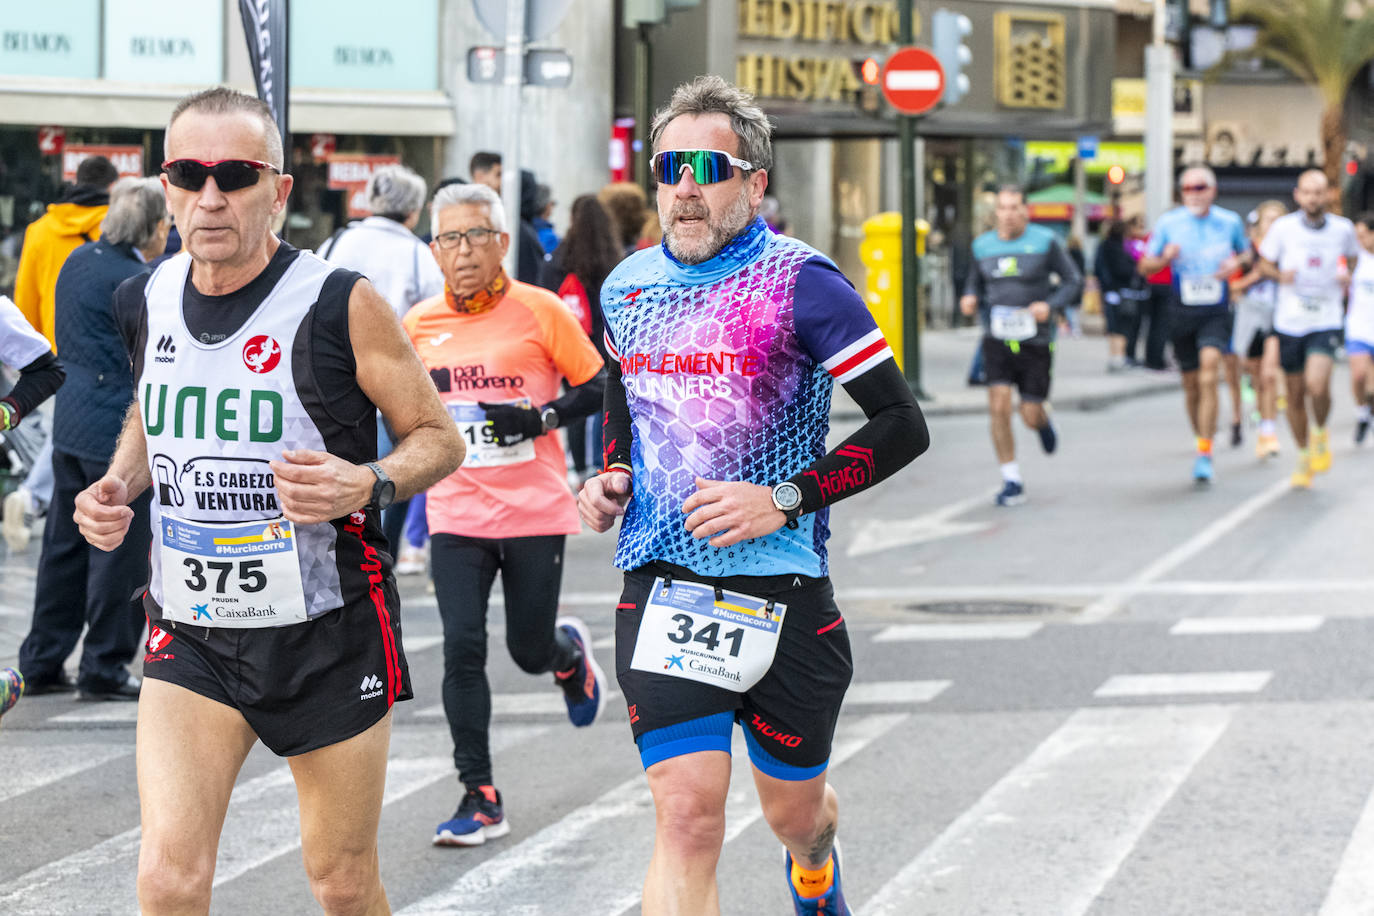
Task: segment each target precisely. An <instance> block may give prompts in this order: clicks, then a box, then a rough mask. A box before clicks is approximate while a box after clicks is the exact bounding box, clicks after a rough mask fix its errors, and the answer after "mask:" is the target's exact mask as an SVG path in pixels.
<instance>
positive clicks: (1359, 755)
mask: <svg viewBox="0 0 1374 916" xmlns="http://www.w3.org/2000/svg"><path fill="white" fill-rule="evenodd" d="M1337 384H1338V385H1341V386H1343V385H1344V384H1345V382H1344V378H1343V376H1341V377H1338V382H1337ZM1341 391H1342V394H1344V389H1343V388H1342V389H1341ZM1349 413H1350V408H1349V403H1348V395H1345V396H1343V397H1342V396H1338V398H1337V416H1336V418H1335V422H1334V423H1333V439H1334V440H1335V442H1336V449H1335V465H1334V468H1333V470H1332V471H1331V472H1330V473H1329V474H1327V475H1325V476H1323V477H1320V478H1318V481H1317V484H1316V486H1314V488H1313V489H1312V490H1311V491H1309V492H1293V491H1290V490H1289V489H1288V488H1287V486H1286V480H1287V475H1288V472H1289V471H1290V470H1291V460H1292V449H1291V444H1290V443H1289V440H1288V438H1287V436H1286V435H1284V436H1283V437H1282V441H1283V442H1284V445H1285V448H1286V449H1287V451H1286V453H1285V454H1284V456H1283V457H1282V458H1280V459H1279V461H1278V462H1277V463H1275V462H1270V463H1261V462H1259V461H1258V460H1257V459H1255V458H1254V456H1253V452H1252V451H1251V448H1252V445H1253V431H1251V433H1250V438H1249V439H1248V441H1247V442H1246V444H1245V446H1244V447H1243V448H1242V449H1240V450H1235V451H1232V450H1229V449H1227V448H1225V446H1222V447H1220V448H1219V450H1218V456H1217V479H1216V482H1215V483H1214V484H1213V485H1212V486H1211V487H1210V488H1207V489H1202V490H1199V489H1197V488H1195V486H1194V485H1193V483H1192V481H1191V479H1190V475H1189V471H1190V466H1191V455H1190V449H1191V437H1190V435H1189V433H1188V431H1187V429H1186V428H1185V424H1184V421H1183V417H1182V408H1181V402H1180V399H1179V398H1177V397H1175V396H1173V395H1169V396H1162V395H1157V396H1152V397H1147V398H1141V399H1137V400H1131V401H1126V402H1122V403H1120V404H1118V405H1115V406H1113V407H1111V408H1109V409H1107V410H1103V411H1099V412H1090V413H1081V412H1074V413H1063V414H1060V415H1059V416H1058V418H1057V422H1058V424H1059V426H1060V429H1061V442H1062V445H1061V450H1060V452H1059V454H1056V455H1054V456H1052V457H1047V456H1045V455H1042V454H1040V452H1039V447H1038V445H1037V444H1036V443H1035V439H1034V437H1033V436H1032V435H1030V434H1029V433H1025V432H1024V431H1020V432H1018V442H1019V444H1020V445H1021V447H1022V450H1023V454H1022V456H1021V464H1022V468H1023V471H1024V473H1025V476H1026V483H1027V492H1028V495H1029V496H1030V500H1029V502H1027V503H1026V504H1025V505H1024V506H1021V507H1018V508H1015V509H1010V510H1005V509H997V508H995V507H993V505H992V498H991V497H992V493H993V492H994V491H995V489H996V487H997V483H998V480H997V470H996V464H995V462H994V461H993V459H992V455H991V447H990V445H989V444H988V439H987V433H986V423H985V421H984V420H983V419H981V418H978V417H960V416H950V417H938V418H934V419H933V420H932V437H933V442H934V444H933V447H932V449H931V452H930V453H929V454H928V455H926V456H925V457H923V458H921V459H920V460H919V461H918V462H917V463H916V465H915V466H913V467H912V468H910V469H908V470H906V471H905V472H903V473H902V474H901V475H900V476H899V477H897V478H895V479H893V480H892V481H890V482H888V483H887V484H886V485H884V486H883V487H881V488H879V489H878V490H875V491H873V492H870V493H866V494H861V495H860V496H858V497H855V498H853V499H851V500H849V501H848V502H846V503H845V504H844V505H842V506H841V507H839V508H838V509H837V511H836V512H835V513H834V516H833V519H832V525H833V528H834V538H833V540H832V542H831V546H832V554H831V559H832V575H833V578H834V580H835V582H836V588H837V592H838V595H839V598H840V601H841V603H842V607H843V608H844V610H845V612H846V617H847V620H848V626H849V628H850V631H851V638H852V640H853V645H854V654H855V659H856V676H855V683H854V686H853V688H852V689H851V693H850V698H849V702H848V704H847V707H846V711H845V714H844V715H843V716H842V718H841V724H840V728H839V733H838V735H837V739H836V746H835V754H834V757H833V760H832V769H831V773H832V778H833V781H834V783H835V785H836V786H837V788H838V789H839V792H840V796H841V825H840V837H841V841H842V843H843V846H844V852H845V859H844V876H845V885H846V889H847V891H848V898H849V901H850V903H851V905H852V906H853V907H854V908H855V911H856V912H857V913H859V914H862V916H880V914H887V916H897V914H901V916H909V914H941V916H943V914H988V916H1009V914H1026V916H1042V914H1043V916H1064V914H1080V913H1081V914H1094V916H1105V914H1131V916H1136V914H1138V916H1146V914H1149V916H1157V914H1160V913H1170V914H1221V913H1226V914H1231V913H1246V914H1299V913H1302V914H1309V913H1320V914H1327V916H1334V914H1356V913H1371V912H1374V872H1371V870H1370V869H1369V868H1368V867H1367V862H1368V860H1369V858H1370V857H1371V856H1374V751H1371V750H1370V742H1369V741H1368V738H1367V736H1368V734H1369V733H1370V731H1371V728H1372V727H1374V702H1371V700H1372V699H1374V657H1371V653H1370V652H1369V651H1368V648H1367V647H1368V646H1369V645H1370V644H1371V642H1374V623H1371V619H1370V617H1371V614H1370V610H1369V608H1370V602H1369V601H1368V596H1369V595H1370V594H1371V591H1374V575H1371V573H1370V570H1369V563H1368V559H1367V557H1368V547H1367V545H1368V544H1369V542H1370V534H1371V531H1370V529H1371V522H1370V519H1371V517H1372V516H1374V451H1357V450H1356V449H1355V448H1354V447H1353V446H1352V445H1351V444H1350V429H1351V420H1350V417H1349ZM1227 414H1228V411H1226V410H1225V409H1223V416H1224V418H1225V417H1226V415H1227ZM843 431H844V430H837V432H839V433H843ZM611 547H612V539H611V537H610V536H601V537H598V536H593V535H590V534H584V535H580V536H577V537H575V538H573V539H572V540H571V541H570V545H569V550H568V560H567V571H566V577H565V583H564V598H565V601H564V604H565V610H566V611H567V612H569V613H576V614H579V615H581V616H583V617H584V618H585V619H586V620H587V621H588V623H589V625H590V626H591V629H592V632H593V635H594V638H595V639H596V645H597V652H598V654H599V657H600V658H601V659H602V662H603V665H604V664H607V663H609V661H610V658H611V640H610V632H611V623H612V615H613V613H614V611H613V608H614V605H615V600H616V598H617V597H618V576H617V575H616V574H615V572H614V571H613V570H612V569H611V568H610V565H609V558H610V554H611ZM33 562H34V549H33V548H30V550H29V551H28V552H26V553H25V554H22V555H19V556H15V557H9V558H7V559H6V560H5V561H4V563H3V566H0V569H3V573H4V575H3V579H0V602H2V603H3V607H0V640H3V642H0V646H2V647H3V648H0V664H7V663H12V662H13V656H14V653H15V651H16V650H17V645H18V639H19V638H21V637H22V635H23V632H24V629H25V622H26V617H27V614H28V609H29V602H30V601H31V593H32V566H33ZM403 591H404V594H405V595H406V602H405V610H404V619H405V642H406V647H407V654H408V656H409V658H410V662H411V666H412V672H413V677H414V681H415V684H416V686H417V693H418V697H417V699H416V700H415V701H414V702H411V703H407V704H402V706H401V707H398V710H397V713H396V728H395V733H394V739H393V751H392V762H391V768H390V774H389V786H388V796H387V801H386V805H385V808H384V812H383V818H382V828H381V857H382V867H383V876H384V879H385V881H386V884H387V889H388V892H389V895H390V899H391V902H392V905H393V906H394V907H395V909H396V911H397V912H401V913H410V914H420V913H450V914H460V913H461V914H518V916H535V914H555V913H559V914H561V913H590V914H622V913H637V912H638V911H639V903H638V901H639V897H638V894H639V887H640V882H641V880H642V876H643V871H644V867H645V864H646V863H647V861H648V858H649V855H650V852H651V848H652V837H653V813H652V805H651V802H650V800H649V795H648V792H647V789H646V787H645V783H644V779H643V775H642V773H641V771H640V769H639V766H638V761H637V757H636V754H635V751H634V746H633V744H632V742H631V740H630V736H629V729H628V727H627V724H626V721H625V714H624V712H623V706H622V705H620V704H619V703H618V702H617V699H616V698H612V701H611V703H610V704H609V705H608V707H607V714H606V715H605V716H604V717H603V719H602V721H600V722H599V723H598V724H597V725H595V726H593V727H592V728H590V729H585V730H580V731H579V730H574V729H572V728H571V727H570V726H569V725H568V724H567V722H566V719H565V718H564V717H563V716H562V714H561V713H560V711H559V707H560V701H559V699H558V694H557V692H556V690H555V688H554V687H553V686H552V685H551V683H549V681H548V680H547V679H546V678H533V677H528V676H525V675H523V674H521V673H520V672H519V671H518V670H517V669H516V668H515V666H514V665H513V663H511V662H510V660H509V658H507V657H506V656H505V654H504V652H503V651H502V650H501V648H500V647H501V640H502V634H503V626H502V618H501V613H500V606H499V602H498V603H497V606H496V607H495V608H494V609H493V614H492V627H491V631H492V632H491V639H492V647H493V648H492V655H491V657H492V664H491V677H492V682H493V689H494V690H495V691H496V693H497V705H496V714H495V722H494V749H495V762H496V781H497V784H498V786H499V787H500V788H501V790H502V792H503V794H504V795H505V798H506V803H507V813H508V816H509V818H510V820H511V823H512V827H513V829H512V832H511V834H510V835H509V836H507V837H505V838H503V839H500V840H496V841H493V842H491V843H489V844H487V845H486V846H484V847H480V848H474V849H466V850H456V849H439V848H435V847H433V846H431V845H430V837H431V835H432V832H433V829H434V825H435V824H436V823H437V822H438V821H440V820H442V819H444V818H446V817H448V816H449V814H450V812H451V811H452V808H453V806H454V804H455V803H456V800H457V784H456V781H455V779H454V777H453V774H452V766H451V761H450V757H449V754H450V750H451V748H450V745H449V738H448V732H447V728H446V726H445V723H444V720H443V716H442V711H441V708H440V706H439V696H438V681H439V676H440V668H441V659H440V649H439V634H440V628H439V621H438V617H437V614H436V611H435V610H434V606H433V599H432V596H428V595H426V593H425V588H424V582H423V581H422V580H417V579H410V580H407V581H406V582H405V583H404V589H403ZM498 592H499V586H498ZM134 714H135V709H134V707H133V706H128V705H115V704H108V705H89V704H78V703H75V702H73V701H71V700H70V699H68V698H61V697H33V698H26V699H24V700H23V701H21V703H20V704H19V705H18V706H17V707H16V708H15V709H14V710H13V711H12V712H11V713H10V714H8V715H6V716H5V718H4V719H3V723H2V724H3V727H2V728H0V761H3V768H0V772H2V773H3V774H4V776H3V779H0V824H2V825H3V826H4V828H5V829H4V830H3V831H0V911H3V912H5V913H7V914H10V913H12V914H30V913H32V914H54V913H129V912H134V911H135V909H136V904H135V899H134V889H133V879H134V865H135V862H136V858H137V850H138V840H139V834H138V800H137V797H136V792H135V787H134V786H135V784H134V757H133V746H134V733H133V721H134ZM740 753H741V754H742V751H741V752H740ZM737 759H739V760H741V761H743V759H744V758H743V757H742V756H737ZM746 774H747V771H746V770H743V769H742V770H741V771H740V772H739V777H740V778H738V779H737V780H736V782H735V785H734V788H733V791H732V795H731V799H730V805H729V816H728V828H727V829H728V841H727V844H726V847H725V852H724V855H723V856H722V862H721V867H720V880H721V888H722V890H721V897H722V901H723V908H724V911H725V912H726V913H730V914H782V913H787V912H789V908H788V902H787V897H786V891H785V886H784V881H783V876H782V866H781V858H782V856H781V851H780V848H779V846H778V844H777V843H776V841H774V840H773V839H772V837H771V834H770V833H769V832H768V830H767V827H766V825H764V824H763V823H762V821H761V820H760V818H759V815H758V809H757V803H756V800H755V796H754V791H753V788H752V784H751V781H750V780H749V779H748V778H747V775H746ZM213 911H214V912H216V913H226V914H227V913H235V914H239V913H269V912H270V913H282V914H290V913H310V912H315V911H316V909H315V907H314V904H313V901H312V899H311V897H310V894H309V890H308V888H307V885H306V882H305V878H304V876H303V873H302V871H301V867H300V857H299V847H298V845H297V823H296V811H295V796H294V791H293V789H292V787H291V783H290V779H289V775H288V773H287V770H286V767H285V765H284V763H283V762H282V761H280V760H278V759H276V758H274V757H272V756H271V755H270V754H268V753H266V752H265V751H263V750H262V749H261V748H258V749H255V751H254V752H253V754H252V755H251V756H250V759H249V761H248V764H247V765H246V766H245V768H244V771H243V774H242V776H241V778H240V782H239V786H238V788H237V790H236V793H235V796H234V800H233V803H232V804H231V810H230V814H229V819H228V822H227V824H226V828H225V833H224V839H223V842H222V844H221V849H220V858H219V868H218V871H217V875H216V889H215V901H214V905H213Z"/></svg>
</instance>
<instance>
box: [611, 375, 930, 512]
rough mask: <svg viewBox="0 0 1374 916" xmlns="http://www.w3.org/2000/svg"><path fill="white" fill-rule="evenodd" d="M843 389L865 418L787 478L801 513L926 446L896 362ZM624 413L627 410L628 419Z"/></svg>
mask: <svg viewBox="0 0 1374 916" xmlns="http://www.w3.org/2000/svg"><path fill="white" fill-rule="evenodd" d="M844 390H845V391H846V392H848V394H849V396H850V397H852V398H853V399H854V403H856V404H858V405H859V407H860V408H861V409H862V410H863V412H864V416H866V417H867V418H868V422H867V423H865V424H864V425H863V426H861V427H859V428H858V429H857V430H855V432H854V434H853V435H852V436H850V437H849V438H848V439H845V440H844V442H842V443H840V445H839V446H837V447H836V448H835V449H834V450H832V451H830V452H827V453H826V454H824V455H822V456H821V457H820V458H818V459H816V461H815V462H813V463H812V464H811V466H810V467H807V468H805V469H803V470H802V471H800V472H798V473H796V474H794V475H793V476H792V477H790V478H789V479H790V480H791V481H792V482H793V483H795V484H796V485H797V486H798V487H800V488H801V492H802V514H803V515H804V514H806V513H808V512H815V511H816V510H817V509H820V508H822V507H823V506H829V505H832V504H834V503H836V502H838V501H839V500H841V499H844V498H845V497H847V496H853V495H854V494H855V493H860V492H862V491H864V490H867V489H868V488H869V487H871V486H873V485H874V484H875V483H878V482H879V481H882V480H886V479H887V478H888V477H891V476H892V475H893V474H895V473H896V472H897V471H899V470H901V469H902V468H903V467H905V466H906V465H908V464H910V463H911V462H912V461H913V460H914V459H915V458H916V457H917V456H918V455H920V454H921V453H922V452H924V451H925V450H926V449H928V448H930V431H929V430H928V429H926V420H925V417H924V416H923V415H922V414H921V408H920V407H919V406H918V405H917V403H916V398H915V397H913V396H912V394H911V388H910V387H908V386H907V383H906V379H905V378H904V377H903V376H902V371H901V370H900V369H898V368H897V362H896V360H893V359H886V360H884V361H882V362H881V363H879V364H878V365H876V366H874V367H873V368H872V369H869V370H868V371H867V372H865V373H864V374H862V375H860V376H858V377H857V378H854V379H852V380H850V381H849V382H848V383H846V384H845V386H844ZM607 400H608V401H609V395H608V396H607ZM628 416H629V412H628V411H626V417H627V422H628ZM628 453H629V452H628V449H627V450H626V454H627V455H628Z"/></svg>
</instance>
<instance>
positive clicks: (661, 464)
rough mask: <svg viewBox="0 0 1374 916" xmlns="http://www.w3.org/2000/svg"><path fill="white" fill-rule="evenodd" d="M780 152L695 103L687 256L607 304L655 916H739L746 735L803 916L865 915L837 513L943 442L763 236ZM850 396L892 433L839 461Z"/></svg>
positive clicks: (676, 104)
mask: <svg viewBox="0 0 1374 916" xmlns="http://www.w3.org/2000/svg"><path fill="white" fill-rule="evenodd" d="M771 132H772V126H771V124H770V123H769V122H768V119H767V117H766V116H765V115H764V113H763V112H762V111H761V110H760V109H759V108H758V107H757V106H756V105H755V104H754V102H753V99H752V98H751V97H750V96H749V95H747V94H746V93H744V92H742V91H741V90H739V89H738V88H736V87H734V86H731V85H730V84H728V83H726V82H725V81H724V80H722V79H720V78H719V77H715V76H705V77H701V78H699V79H697V80H696V81H694V82H692V83H689V84H686V85H683V86H680V87H678V89H677V91H676V92H675V93H674V94H673V98H672V100H671V102H670V103H669V104H668V106H667V107H666V108H665V109H663V110H662V111H660V112H659V113H658V114H657V116H656V117H655V118H654V122H653V129H652V134H651V140H652V146H653V149H654V150H655V154H654V157H653V169H654V176H655V178H656V179H657V180H658V182H659V186H658V211H659V217H660V220H661V222H662V224H663V229H664V233H663V235H664V243H663V245H662V246H660V247H656V248H652V249H648V250H645V251H640V252H637V253H635V254H633V255H631V256H630V257H629V258H627V259H626V260H625V261H624V262H622V263H621V264H620V266H619V267H617V268H616V269H615V271H613V272H612V274H611V276H610V277H609V278H607V280H606V282H605V284H604V286H603V287H602V295H601V305H602V310H603V311H604V313H605V318H606V344H607V349H608V351H609V353H610V355H611V357H612V360H611V366H610V372H609V379H608V382H607V386H606V420H605V452H606V455H605V459H606V471H605V472H604V473H602V474H600V475H598V476H597V477H594V478H592V479H591V480H589V481H588V482H587V484H586V485H585V486H584V487H583V489H582V492H581V494H580V496H579V499H578V505H579V509H580V511H581V514H582V518H583V520H584V521H586V522H587V523H588V524H589V525H590V526H591V527H592V528H594V529H596V530H597V531H606V530H608V529H609V528H610V527H611V526H612V525H614V524H615V520H616V519H617V518H618V517H620V516H622V515H623V516H624V521H623V523H622V525H621V529H620V540H619V545H618V547H617V551H616V559H615V564H616V566H618V567H620V568H621V569H623V570H624V571H625V587H624V592H623V595H622V597H621V601H620V604H619V605H618V607H617V611H618V613H617V615H616V618H617V620H616V669H617V675H618V676H619V682H620V687H621V690H622V691H623V692H624V695H625V701H626V704H627V705H628V707H629V718H630V724H631V728H632V730H633V733H634V737H635V741H636V743H637V744H638V746H639V752H640V758H641V761H642V763H643V765H644V766H645V768H646V772H647V775H648V778H649V787H650V789H651V790H652V792H653V796H654V806H655V810H656V812H657V831H656V836H655V842H654V852H653V858H652V860H651V862H650V864H649V870H648V875H647V877H646V878H645V882H644V912H645V913H646V914H658V913H669V912H671V913H679V912H687V911H689V910H690V911H691V912H694V913H697V912H700V913H706V912H711V913H714V912H718V911H719V902H718V895H717V890H716V877H715V872H716V863H717V860H718V859H719V857H720V849H721V844H722V843H723V841H724V833H725V799H726V793H727V791H728V790H729V787H730V742H731V736H732V733H733V729H734V725H735V723H736V722H738V723H740V724H741V725H742V726H743V728H744V735H745V742H746V746H747V747H748V751H749V758H750V761H751V763H752V764H753V768H754V780H755V784H756V785H757V786H758V791H759V800H760V802H761V804H762V808H763V814H764V817H765V819H766V820H767V821H768V824H769V826H770V827H772V829H773V832H774V833H775V834H776V835H777V837H778V839H779V840H781V841H782V844H783V846H784V847H785V848H786V851H785V853H784V863H785V867H786V871H787V877H788V886H789V888H790V889H791V893H792V899H793V906H794V907H795V910H796V912H797V913H798V914H831V916H839V914H847V913H849V909H848V908H847V906H846V904H845V902H844V894H843V889H842V885H841V876H840V863H839V856H838V852H837V851H835V846H834V839H835V830H836V826H837V814H838V802H837V800H836V795H835V792H834V790H833V789H832V788H831V787H830V786H829V785H828V784H827V782H826V766H827V763H828V761H829V756H830V745H831V740H832V738H833V735H834V730H835V723H836V720H837V718H838V716H839V710H840V704H841V702H842V701H843V699H844V694H845V690H846V689H847V687H848V685H849V680H850V675H851V673H852V662H851V658H850V651H849V638H848V634H847V632H846V630H845V624H844V620H843V618H842V617H841V615H840V611H839V609H838V608H837V607H836V606H835V600H834V594H833V591H832V589H831V586H830V582H829V579H828V578H827V563H826V550H825V542H826V538H827V536H828V534H829V529H828V525H827V516H828V509H829V506H830V505H832V504H833V503H835V502H836V501H838V500H840V499H842V498H844V497H847V496H851V495H853V494H855V493H858V492H860V491H862V490H865V489H867V488H868V487H871V486H872V485H873V484H875V483H877V482H878V481H880V480H882V479H884V478H886V477H887V476H889V475H891V474H892V473H893V472H895V471H896V470H898V469H899V468H901V467H902V466H903V465H905V464H906V463H908V462H909V461H911V460H912V459H913V458H915V457H916V456H917V455H919V454H920V453H921V452H923V451H924V450H925V449H926V447H927V446H928V445H929V438H928V435H927V432H926V427H925V421H924V419H923V418H922V416H921V412H920V409H919V408H918V407H917V406H916V402H915V400H914V399H913V398H912V396H911V391H910V389H909V388H908V387H907V385H906V382H905V380H904V379H903V377H902V374H901V372H900V370H898V368H897V364H896V362H895V361H894V360H893V357H892V351H891V350H890V349H889V347H888V345H887V342H886V340H884V338H883V335H882V333H881V332H880V331H879V330H878V328H877V326H876V325H875V323H874V321H873V318H872V316H871V315H870V314H869V313H868V310H867V309H866V308H865V307H864V304H863V301H862V299H861V298H860V297H859V295H858V294H857V293H856V292H855V291H854V288H853V287H852V286H851V285H850V284H849V282H848V281H847V280H845V278H844V277H843V275H841V274H840V272H839V270H838V269H837V268H836V267H835V265H834V264H833V263H832V262H831V261H829V260H828V259H827V258H825V257H824V256H823V255H821V254H819V253H817V252H816V251H815V250H814V249H812V248H810V247H809V246H807V245H805V244H803V243H801V242H799V241H797V240H795V239H791V238H788V237H786V236H780V235H774V234H773V233H772V232H770V231H769V229H768V227H767V226H766V225H765V224H764V222H763V220H761V219H759V218H758V208H759V205H760V203H761V202H762V201H763V196H764V191H765V189H766V188H767V186H768V170H769V169H770V168H771V167H772V144H771ZM837 380H838V381H839V382H840V384H842V385H844V387H845V391H846V392H847V393H848V394H849V395H850V396H851V397H853V398H854V400H855V401H856V402H857V403H858V404H859V406H860V407H861V408H863V410H864V413H865V414H866V415H867V417H868V421H867V423H865V424H864V425H863V426H862V427H860V428H859V429H858V430H857V431H856V432H855V433H854V434H853V435H851V436H850V437H849V438H848V439H846V440H845V441H844V442H843V443H841V444H840V445H839V446H838V447H836V448H835V449H833V450H831V451H826V447H825V441H826V433H827V431H828V426H829V413H830V395H831V391H832V388H833V386H834V383H835V381H837Z"/></svg>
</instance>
